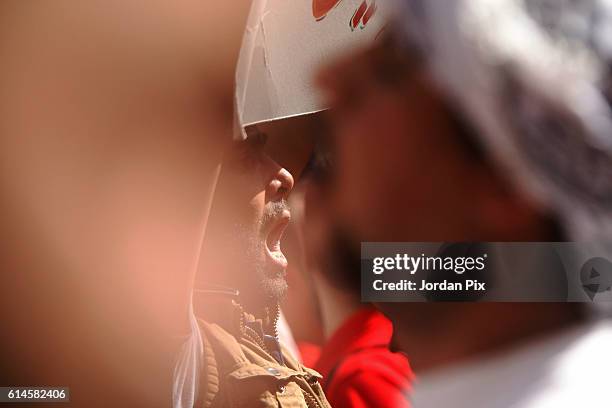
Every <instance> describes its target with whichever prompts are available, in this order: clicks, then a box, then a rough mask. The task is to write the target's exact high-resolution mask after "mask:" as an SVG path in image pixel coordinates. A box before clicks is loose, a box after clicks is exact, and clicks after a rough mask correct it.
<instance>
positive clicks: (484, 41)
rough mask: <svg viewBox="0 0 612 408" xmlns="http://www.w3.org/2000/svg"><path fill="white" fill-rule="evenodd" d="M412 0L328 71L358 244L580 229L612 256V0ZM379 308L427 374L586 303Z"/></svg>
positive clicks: (340, 202) (558, 320)
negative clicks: (373, 39)
mask: <svg viewBox="0 0 612 408" xmlns="http://www.w3.org/2000/svg"><path fill="white" fill-rule="evenodd" d="M544 3H545V4H544ZM403 4H404V5H405V10H404V11H405V14H403V19H402V20H401V22H399V23H398V25H397V26H396V27H398V28H397V31H396V32H394V33H393V32H389V38H391V39H390V40H389V41H388V42H387V43H386V44H384V45H383V44H381V45H380V46H379V47H376V48H373V49H372V50H370V51H369V52H367V53H363V54H361V55H360V56H357V57H355V58H352V59H347V60H345V61H344V62H340V63H338V64H337V65H336V66H335V67H332V68H331V69H329V70H327V71H325V72H324V73H323V74H322V83H323V84H324V86H325V88H326V89H327V90H328V91H329V95H330V98H331V100H332V102H333V105H334V110H333V113H332V120H333V123H334V130H335V137H334V144H335V149H336V153H337V160H338V168H337V172H336V178H335V188H334V189H333V191H334V195H333V198H332V199H333V200H334V202H335V211H336V214H335V216H336V217H337V219H338V220H340V222H341V223H342V224H343V225H344V229H345V230H346V231H348V232H349V234H350V236H351V237H352V238H353V241H354V242H353V248H354V251H355V254H356V257H357V258H358V252H357V251H358V249H359V247H358V245H357V244H358V243H359V241H419V242H423V241H560V240H564V239H572V240H588V241H593V243H594V245H595V246H594V250H595V251H599V252H598V253H601V254H602V255H604V256H605V255H607V254H609V253H610V252H609V248H608V249H606V247H605V244H606V241H607V242H609V240H610V238H611V237H612V235H611V232H612V229H611V225H612V208H611V207H610V203H611V202H612V200H611V199H610V198H611V197H612V181H611V180H612V177H610V176H611V174H612V139H611V137H610V135H611V134H612V115H611V114H610V105H609V101H610V81H609V76H608V74H609V72H610V70H609V56H610V49H611V48H610V46H609V35H606V33H609V32H610V27H611V23H612V20H611V19H610V16H611V14H610V7H609V3H607V2H603V1H602V2H594V3H593V5H592V7H591V6H589V7H586V6H584V7H582V6H579V5H578V4H574V5H569V4H566V2H538V1H534V2H529V1H528V2H522V1H514V0H507V1H497V2H490V1H486V0H484V1H479V0H465V1H454V2H448V1H410V0H407V1H405V2H403ZM581 4H582V3H581ZM593 16H597V17H596V18H595V17H593ZM591 18H593V20H590V19H591ZM593 21H595V22H596V23H592V22H593ZM391 31H393V30H391ZM366 186H367V187H366ZM356 274H358V271H356ZM356 276H357V275H356ZM381 307H382V308H383V309H384V310H385V311H386V312H387V313H388V314H389V315H390V316H391V317H392V318H393V319H394V321H395V322H396V323H398V325H397V328H398V330H399V336H398V340H399V341H400V343H401V344H402V346H403V347H406V348H407V349H408V350H409V351H411V352H412V351H414V353H411V355H410V357H411V359H412V362H413V364H414V367H415V369H416V370H417V374H418V370H427V369H430V368H432V367H435V366H439V365H440V364H442V365H443V364H447V363H449V362H451V361H457V360H458V359H461V358H465V357H466V356H471V355H474V354H477V353H481V352H483V351H490V350H493V349H498V348H502V347H504V346H507V345H509V344H512V345H514V344H516V343H517V341H518V340H520V339H523V338H527V337H535V336H536V335H538V334H543V333H550V332H553V331H555V330H556V329H558V328H560V327H565V326H567V325H568V324H569V323H570V322H573V321H575V320H577V319H579V317H580V313H579V310H578V309H579V307H577V306H575V305H571V304H537V305H536V304H512V305H510V304H473V303H471V304H470V303H462V304H440V303H438V304H410V305H381ZM500 315H503V316H504V318H503V319H500V318H499V316H500ZM449 339H452V340H449Z"/></svg>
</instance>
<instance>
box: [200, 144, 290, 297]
mask: <svg viewBox="0 0 612 408" xmlns="http://www.w3.org/2000/svg"><path fill="white" fill-rule="evenodd" d="M266 142H267V137H266V136H265V135H264V134H261V133H259V134H256V135H252V136H250V137H249V138H248V139H247V140H246V141H244V142H237V143H235V145H234V146H233V148H232V149H231V150H230V151H229V152H228V153H227V154H226V156H225V158H224V162H223V168H222V171H221V175H220V178H219V183H218V186H217V190H216V192H215V199H214V202H213V207H212V209H211V215H210V220H209V227H208V230H207V232H206V239H205V242H204V245H203V249H202V256H201V259H202V264H201V266H200V271H201V273H200V275H199V277H198V280H199V281H200V283H202V284H204V285H205V284H221V285H224V286H229V287H232V288H235V289H238V290H239V291H240V300H241V302H242V303H243V304H244V305H245V306H247V307H251V306H252V307H256V308H259V307H261V306H266V305H271V304H275V303H276V302H278V300H279V299H280V298H281V297H282V296H283V294H284V293H285V290H286V288H287V284H286V281H285V270H286V268H287V260H286V258H285V256H284V254H283V252H282V251H281V248H280V240H281V237H282V235H283V232H284V230H285V228H286V227H287V224H288V223H289V220H290V217H291V214H290V212H289V207H288V205H287V202H286V198H287V196H288V194H289V193H290V192H291V189H292V188H293V177H292V176H291V174H290V173H289V172H288V171H287V170H285V169H284V168H282V167H281V166H280V165H279V164H277V162H275V161H274V160H272V159H271V158H270V156H268V155H267V154H266V151H265V149H266Z"/></svg>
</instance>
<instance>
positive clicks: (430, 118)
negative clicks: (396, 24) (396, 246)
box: [321, 43, 537, 242]
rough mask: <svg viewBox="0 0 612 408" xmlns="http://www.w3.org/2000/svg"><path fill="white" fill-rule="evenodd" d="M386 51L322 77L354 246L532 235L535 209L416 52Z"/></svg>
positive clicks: (338, 190) (337, 202) (338, 198)
mask: <svg viewBox="0 0 612 408" xmlns="http://www.w3.org/2000/svg"><path fill="white" fill-rule="evenodd" d="M387 47H388V46H385V44H384V43H383V44H379V45H377V47H376V48H374V49H372V50H370V51H367V52H365V53H363V54H361V55H358V56H354V57H353V58H351V59H349V60H346V61H342V62H339V63H337V64H336V66H334V67H332V68H330V69H329V70H327V71H325V72H324V73H323V74H322V75H321V81H322V83H323V86H324V88H325V89H326V90H327V91H328V95H329V97H330V99H331V104H332V106H333V109H332V111H331V122H332V126H333V131H334V140H333V142H334V147H335V153H336V155H337V156H336V160H337V168H336V173H335V174H336V176H335V180H334V181H335V187H334V188H333V189H332V191H333V192H334V193H333V194H332V197H331V199H332V201H333V203H334V207H335V211H336V217H337V219H338V221H339V222H340V224H341V225H343V226H344V228H345V229H346V231H347V232H349V233H350V234H351V235H352V236H353V237H354V238H355V241H356V242H359V241H365V240H370V241H400V240H405V241H466V240H521V239H525V238H527V237H528V236H529V234H530V233H531V232H532V231H531V230H530V228H531V225H532V222H533V220H534V217H536V216H537V214H536V212H535V211H534V210H533V209H532V207H531V206H530V205H529V203H526V202H524V201H523V200H522V199H521V198H520V197H519V196H518V195H516V194H514V192H513V191H512V189H511V188H510V187H509V185H508V184H507V183H506V182H505V180H503V179H502V178H501V177H500V176H499V175H498V174H497V173H496V172H495V171H494V170H493V166H491V165H489V163H488V162H486V160H485V159H484V155H483V154H482V152H481V150H480V147H479V146H478V145H477V144H475V143H474V141H475V138H473V137H472V132H471V130H470V129H469V128H468V127H467V126H466V125H465V124H463V123H461V122H460V119H458V118H459V117H458V116H457V115H455V114H454V113H453V112H452V110H451V109H450V108H449V107H448V105H447V104H446V102H445V99H444V98H443V97H442V96H441V94H440V93H439V91H438V90H437V89H436V87H435V85H434V84H433V82H432V81H431V79H430V78H429V77H428V76H427V74H426V72H425V70H424V69H423V67H422V65H420V64H419V63H418V59H417V58H416V56H415V57H414V58H413V57H411V56H408V55H406V54H401V53H398V52H395V51H393V49H392V48H390V47H389V48H387ZM526 240H528V239H526Z"/></svg>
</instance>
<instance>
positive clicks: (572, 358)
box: [411, 320, 612, 408]
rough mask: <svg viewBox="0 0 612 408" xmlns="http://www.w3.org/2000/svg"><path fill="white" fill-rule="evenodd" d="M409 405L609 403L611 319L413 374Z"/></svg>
mask: <svg viewBox="0 0 612 408" xmlns="http://www.w3.org/2000/svg"><path fill="white" fill-rule="evenodd" d="M417 379H418V381H417V383H416V384H415V388H414V394H413V396H412V398H411V399H412V401H413V402H414V407H415V408H440V407H450V408H464V407H465V408H468V407H469V408H481V407H482V408H485V407H486V408H496V407H504V408H506V407H513V408H536V407H537V408H562V407H571V408H582V407H589V408H595V407H608V408H609V407H612V322H611V321H610V320H601V321H599V322H596V323H591V324H585V325H583V326H580V327H577V328H572V329H568V330H566V331H565V332H563V333H562V334H559V335H557V336H551V337H550V338H548V339H546V340H542V341H538V342H532V343H530V344H527V345H524V346H522V347H520V348H516V349H515V350H513V351H511V352H507V353H504V354H502V355H497V356H491V357H489V358H486V359H480V360H478V361H472V362H466V363H463V364H457V365H455V366H453V367H451V368H447V369H442V370H439V371H437V372H432V373H431V374H426V375H423V376H422V377H420V378H418V377H417Z"/></svg>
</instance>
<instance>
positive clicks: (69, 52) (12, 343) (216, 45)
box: [0, 0, 246, 406]
mask: <svg viewBox="0 0 612 408" xmlns="http://www.w3.org/2000/svg"><path fill="white" fill-rule="evenodd" d="M245 15H246V4H244V5H241V4H239V3H236V4H234V3H232V4H221V3H220V4H216V5H214V7H211V5H210V4H209V2H202V1H199V0H184V1H183V0H182V1H178V2H172V4H170V3H168V2H164V1H141V0H136V1H129V2H123V1H110V2H109V1H88V2H86V3H85V2H79V1H71V0H58V1H54V2H49V3H44V4H42V3H40V4H34V3H29V2H22V1H12V0H7V1H3V2H2V4H1V5H0V59H1V60H2V61H3V62H2V64H1V66H0V162H1V163H2V167H3V170H2V172H1V174H0V196H2V199H1V200H0V201H1V206H2V210H1V212H0V230H1V234H3V239H2V242H3V243H4V244H3V245H2V248H1V249H0V264H2V269H3V271H2V274H3V276H2V284H0V287H1V288H2V292H3V293H2V295H1V296H0V299H2V301H1V302H2V306H1V309H2V313H6V316H5V317H4V315H3V318H2V321H3V324H4V327H5V329H6V332H7V333H10V334H9V335H7V336H3V343H2V349H3V353H7V352H9V353H10V356H9V357H7V358H6V359H4V357H5V354H3V362H4V364H3V366H4V369H3V372H4V374H5V375H8V376H9V377H10V378H11V380H12V381H9V382H8V383H5V384H4V385H8V384H9V383H10V384H14V385H18V384H23V385H52V384H56V385H65V386H69V387H71V388H72V390H71V391H72V393H71V394H72V400H73V403H74V404H75V406H77V405H78V406H97V405H102V406H121V405H123V406H126V405H129V406H140V404H142V405H143V406H167V398H168V395H169V393H170V381H169V377H170V376H169V373H170V372H171V371H172V363H173V358H174V352H175V351H176V348H177V347H178V344H180V342H181V341H182V337H181V336H182V335H186V334H187V333H188V332H189V324H188V320H187V310H188V305H189V300H190V299H189V295H190V290H191V286H192V283H193V282H192V280H193V272H194V259H195V255H196V254H197V251H198V249H199V248H198V243H199V240H200V238H201V234H202V231H203V228H204V226H205V221H206V216H207V211H208V208H209V205H210V201H211V198H212V188H213V186H214V182H215V180H216V174H217V172H216V168H217V167H218V165H219V163H220V160H221V154H222V151H223V149H224V148H225V147H226V146H227V145H228V144H229V142H230V141H231V131H232V122H231V119H232V117H231V112H232V87H233V67H234V64H235V60H236V57H237V54H238V46H239V40H240V35H241V32H242V27H243V23H244V17H245ZM169 237H171V239H169ZM24 322H27V324H24ZM101 390H106V392H101Z"/></svg>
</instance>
